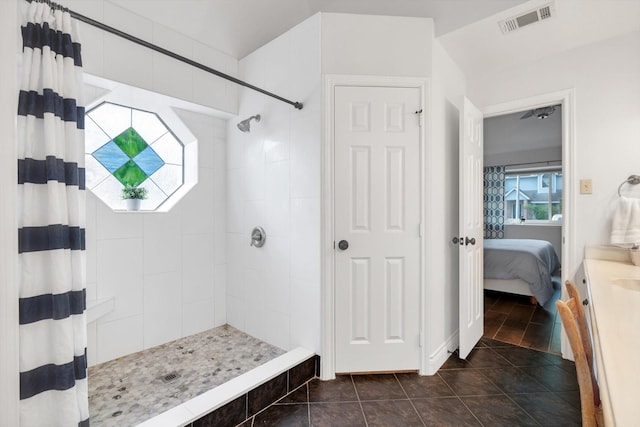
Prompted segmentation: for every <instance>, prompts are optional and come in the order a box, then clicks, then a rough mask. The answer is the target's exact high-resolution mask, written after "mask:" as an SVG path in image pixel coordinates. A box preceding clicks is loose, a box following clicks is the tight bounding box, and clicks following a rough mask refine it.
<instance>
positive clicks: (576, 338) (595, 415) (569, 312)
mask: <svg viewBox="0 0 640 427" xmlns="http://www.w3.org/2000/svg"><path fill="white" fill-rule="evenodd" d="M571 285H573V284H571ZM567 288H569V286H567ZM573 288H574V289H573V290H572V291H569V294H570V295H571V292H573V291H575V292H576V293H577V289H575V285H573ZM556 307H558V314H559V315H560V319H561V320H562V325H563V326H564V329H565V332H566V334H567V337H568V338H569V344H570V345H571V350H572V351H573V357H574V359H575V362H576V373H577V377H578V386H579V388H580V406H581V411H582V425H583V426H584V427H603V426H604V422H603V417H602V408H601V407H600V391H599V389H598V384H597V382H596V380H595V375H594V374H593V365H591V364H589V362H588V360H587V352H588V353H589V354H591V355H593V352H592V350H591V343H590V339H589V334H588V330H587V329H586V327H587V325H586V319H585V317H584V310H583V309H582V304H581V302H580V298H577V299H576V298H575V297H572V298H569V300H568V301H567V302H566V303H565V302H564V301H562V300H558V301H556ZM581 323H582V324H583V325H582V326H580V324H581ZM583 328H584V329H583ZM581 330H584V331H586V332H584V333H583V334H581ZM591 357H593V356H591Z"/></svg>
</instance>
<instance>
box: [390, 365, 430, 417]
mask: <svg viewBox="0 0 640 427" xmlns="http://www.w3.org/2000/svg"><path fill="white" fill-rule="evenodd" d="M393 377H394V378H395V379H396V381H398V384H400V388H401V389H402V392H403V393H404V395H405V396H407V400H408V401H409V404H410V405H411V407H412V408H413V410H414V411H415V413H416V415H417V416H418V419H419V420H420V422H422V425H423V426H425V427H427V423H425V422H424V420H423V419H422V415H420V412H418V410H417V409H416V406H415V405H414V404H413V401H412V400H411V397H409V394H408V393H407V391H406V390H405V389H404V387H403V386H402V382H400V380H399V379H398V375H397V374H396V373H395V372H394V373H393Z"/></svg>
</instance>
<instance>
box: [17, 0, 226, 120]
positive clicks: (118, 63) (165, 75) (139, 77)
mask: <svg viewBox="0 0 640 427" xmlns="http://www.w3.org/2000/svg"><path fill="white" fill-rule="evenodd" d="M25 3H26V2H25ZM59 3H61V4H63V5H64V6H67V7H69V8H70V9H72V10H74V11H76V12H78V13H80V14H82V15H85V16H87V17H89V18H92V19H95V20H96V21H100V22H103V23H105V24H107V25H110V26H112V27H114V28H117V29H119V30H121V31H124V32H126V33H129V34H131V35H133V36H135V37H138V38H140V39H143V40H145V41H148V42H150V43H153V44H155V45H158V46H160V47H162V48H165V49H167V50H170V51H172V52H175V53H177V54H179V55H182V56H185V57H187V58H190V59H193V60H194V61H196V62H200V63H202V64H204V65H206V66H209V67H212V68H215V69H217V70H219V71H222V72H223V73H226V74H229V75H232V76H235V75H237V71H238V61H237V60H236V59H235V58H233V57H231V56H229V55H226V54H224V53H222V52H220V51H217V50H215V49H213V48H211V47H209V46H207V45H206V44H205V43H203V42H201V41H198V40H194V39H191V38H188V37H186V36H184V35H182V34H180V33H178V32H176V31H174V30H171V29H169V28H167V27H165V26H163V25H160V24H158V23H155V22H153V21H151V20H149V19H147V18H145V17H143V16H140V15H136V14H134V13H132V12H130V11H128V10H126V9H123V8H121V7H118V6H116V5H115V4H113V3H111V2H109V1H105V0H61V1H60V2H59ZM150 7H162V6H160V5H154V6H150ZM80 37H81V41H82V45H83V49H82V54H83V66H84V70H85V71H86V72H87V73H90V74H94V75H96V76H99V77H104V78H107V79H110V80H114V81H117V82H122V83H126V84H128V85H131V86H135V87H139V88H142V89H148V90H152V91H154V92H158V93H162V94H165V95H169V96H173V97H175V98H179V99H184V100H186V101H190V102H193V103H195V104H199V105H204V106H206V107H211V108H215V109H217V110H220V111H225V112H229V113H235V112H236V111H237V101H238V99H237V98H238V92H237V85H236V84H234V83H231V82H229V81H226V80H223V79H221V78H220V77H217V76H214V75H212V74H209V73H207V72H205V71H202V70H199V69H197V68H194V67H192V66H190V65H187V64H184V63H182V62H179V61H176V60H175V59H172V58H170V57H168V56H166V55H163V54H161V53H158V52H154V51H152V50H150V49H148V48H146V47H143V46H139V45H136V44H134V43H132V42H130V41H128V40H125V39H123V38H121V37H118V36H115V35H112V34H110V33H107V32H105V31H103V30H100V29H98V28H95V27H91V26H89V25H87V24H84V23H81V24H80Z"/></svg>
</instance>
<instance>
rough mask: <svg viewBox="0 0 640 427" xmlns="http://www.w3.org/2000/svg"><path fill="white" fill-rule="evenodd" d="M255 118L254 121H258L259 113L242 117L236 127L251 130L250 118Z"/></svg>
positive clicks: (245, 130)
mask: <svg viewBox="0 0 640 427" xmlns="http://www.w3.org/2000/svg"><path fill="white" fill-rule="evenodd" d="M252 119H256V122H259V121H260V114H256V115H255V116H251V117H249V118H248V119H244V120H243V121H241V122H240V123H238V129H240V130H241V131H242V132H251V120H252Z"/></svg>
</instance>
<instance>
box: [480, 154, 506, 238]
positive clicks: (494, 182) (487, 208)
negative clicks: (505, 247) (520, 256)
mask: <svg viewBox="0 0 640 427" xmlns="http://www.w3.org/2000/svg"><path fill="white" fill-rule="evenodd" d="M504 177H505V167H504V166H490V167H487V168H484V238H485V239H502V238H504Z"/></svg>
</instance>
